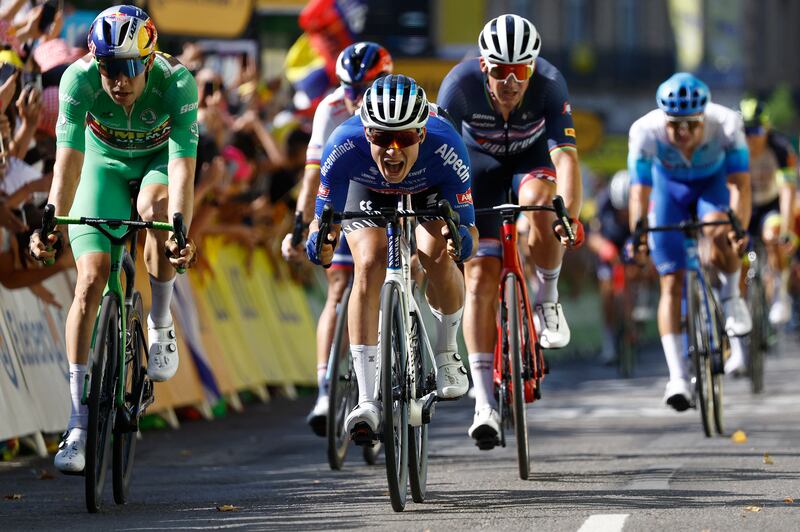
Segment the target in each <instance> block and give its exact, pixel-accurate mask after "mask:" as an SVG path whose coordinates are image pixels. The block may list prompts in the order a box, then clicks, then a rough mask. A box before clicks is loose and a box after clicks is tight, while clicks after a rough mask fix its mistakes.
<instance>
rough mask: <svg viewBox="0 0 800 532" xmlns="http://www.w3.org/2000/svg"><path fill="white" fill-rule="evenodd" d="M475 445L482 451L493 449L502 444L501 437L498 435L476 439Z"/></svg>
mask: <svg viewBox="0 0 800 532" xmlns="http://www.w3.org/2000/svg"><path fill="white" fill-rule="evenodd" d="M475 445H476V446H477V447H478V449H480V450H481V451H491V450H492V449H494V448H495V447H497V446H498V445H500V439H499V438H498V437H497V436H494V437H489V438H483V439H476V440H475Z"/></svg>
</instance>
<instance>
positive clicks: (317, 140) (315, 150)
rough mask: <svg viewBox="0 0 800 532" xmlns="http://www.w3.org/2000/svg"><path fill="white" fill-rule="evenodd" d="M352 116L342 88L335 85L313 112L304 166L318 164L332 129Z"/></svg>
mask: <svg viewBox="0 0 800 532" xmlns="http://www.w3.org/2000/svg"><path fill="white" fill-rule="evenodd" d="M351 116H353V115H352V114H351V113H350V112H349V111H348V110H347V106H346V105H345V103H344V89H343V88H342V87H336V90H334V91H333V92H332V93H330V94H328V95H327V96H325V98H323V99H322V101H321V102H320V104H319V106H318V107H317V110H316V111H315V112H314V124H313V126H312V130H311V140H310V141H309V142H308V149H307V150H306V166H319V161H320V158H321V157H322V148H324V147H325V143H326V142H327V141H328V137H330V136H331V133H333V130H334V129H336V128H337V127H339V124H341V123H342V122H344V121H345V120H347V119H348V118H350V117H351Z"/></svg>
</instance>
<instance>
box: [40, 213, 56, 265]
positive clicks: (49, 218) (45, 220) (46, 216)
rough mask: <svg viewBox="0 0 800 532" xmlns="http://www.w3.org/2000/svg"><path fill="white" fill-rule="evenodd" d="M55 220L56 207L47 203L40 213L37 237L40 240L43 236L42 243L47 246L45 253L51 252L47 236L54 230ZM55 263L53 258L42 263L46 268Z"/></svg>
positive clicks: (51, 248) (51, 247)
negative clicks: (40, 221)
mask: <svg viewBox="0 0 800 532" xmlns="http://www.w3.org/2000/svg"><path fill="white" fill-rule="evenodd" d="M55 218H56V207H55V205H53V204H52V203H48V204H47V205H45V206H44V210H43V213H42V229H41V230H40V231H39V237H40V238H41V237H42V235H44V242H45V244H48V245H47V251H53V246H51V245H49V240H50V238H49V236H50V233H52V232H53V230H54V229H55V228H56V223H55ZM55 262H56V259H55V258H52V259H47V260H46V261H44V263H45V264H46V265H47V266H52V265H53V264H55Z"/></svg>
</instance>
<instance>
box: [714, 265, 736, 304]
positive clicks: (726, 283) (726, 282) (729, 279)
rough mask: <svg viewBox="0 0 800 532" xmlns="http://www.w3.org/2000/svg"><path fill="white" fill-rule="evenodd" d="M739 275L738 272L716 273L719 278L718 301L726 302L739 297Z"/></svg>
mask: <svg viewBox="0 0 800 532" xmlns="http://www.w3.org/2000/svg"><path fill="white" fill-rule="evenodd" d="M739 274H740V270H739V269H738V268H737V269H736V270H734V271H732V272H730V273H727V272H723V271H720V272H718V273H717V277H719V299H720V301H727V300H728V299H730V298H732V297H739Z"/></svg>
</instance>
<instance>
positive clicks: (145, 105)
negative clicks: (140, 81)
mask: <svg viewBox="0 0 800 532" xmlns="http://www.w3.org/2000/svg"><path fill="white" fill-rule="evenodd" d="M153 63H154V64H153V67H152V69H151V70H150V72H149V73H148V74H147V76H148V78H147V84H146V85H145V89H144V92H143V93H142V95H141V96H140V97H139V98H138V99H137V100H136V102H135V103H134V105H133V108H132V109H131V112H130V114H128V113H126V112H125V109H124V108H123V107H122V106H120V105H119V104H116V103H114V101H113V100H112V99H111V97H110V96H109V95H108V94H106V92H105V91H104V90H103V88H102V86H101V84H100V71H99V69H98V67H97V62H96V61H94V60H93V58H92V56H91V55H86V56H84V57H83V58H81V59H79V60H78V61H76V62H75V63H73V64H72V65H70V67H69V68H67V70H66V71H65V72H64V76H63V78H62V79H61V85H60V87H59V100H60V104H59V106H60V107H59V116H58V122H57V126H56V136H57V142H58V147H68V148H74V149H76V150H78V151H81V152H85V151H86V149H87V148H88V149H89V150H91V151H93V152H99V153H100V154H102V155H108V156H109V157H111V158H123V157H128V158H134V157H143V156H148V155H152V154H154V153H155V152H157V151H158V150H160V149H161V148H164V147H165V146H169V160H172V159H176V158H180V157H196V155H197V140H198V128H197V85H196V83H195V81H194V78H193V77H192V74H191V73H190V72H189V70H188V69H186V67H184V66H183V65H181V63H180V62H178V60H176V59H175V58H173V57H171V56H169V55H167V54H164V53H161V52H156V53H155V59H154V62H153Z"/></svg>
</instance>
